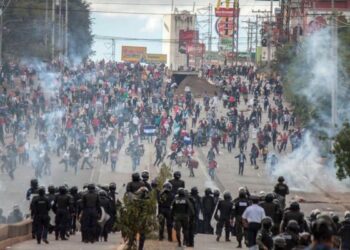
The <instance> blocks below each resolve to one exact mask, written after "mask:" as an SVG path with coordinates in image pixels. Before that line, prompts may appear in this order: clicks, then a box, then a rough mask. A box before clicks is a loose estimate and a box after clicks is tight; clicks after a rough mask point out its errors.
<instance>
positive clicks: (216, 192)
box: [214, 189, 220, 197]
mask: <svg viewBox="0 0 350 250" xmlns="http://www.w3.org/2000/svg"><path fill="white" fill-rule="evenodd" d="M214 197H220V191H219V190H218V189H215V190H214Z"/></svg>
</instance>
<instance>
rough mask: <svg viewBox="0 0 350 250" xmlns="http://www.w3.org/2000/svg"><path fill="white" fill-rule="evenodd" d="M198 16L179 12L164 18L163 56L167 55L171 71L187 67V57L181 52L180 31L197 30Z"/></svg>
mask: <svg viewBox="0 0 350 250" xmlns="http://www.w3.org/2000/svg"><path fill="white" fill-rule="evenodd" d="M195 28H196V15H195V14H191V13H190V12H188V11H182V12H178V11H177V10H175V12H174V13H173V14H170V15H165V16H164V17H163V48H162V50H163V54H166V55H167V65H168V67H169V69H171V70H178V69H179V67H186V65H187V63H188V58H187V55H186V54H185V53H184V54H182V53H180V52H179V35H180V30H186V31H187V30H193V31H194V30H195Z"/></svg>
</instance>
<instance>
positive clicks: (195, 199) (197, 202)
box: [190, 187, 202, 233]
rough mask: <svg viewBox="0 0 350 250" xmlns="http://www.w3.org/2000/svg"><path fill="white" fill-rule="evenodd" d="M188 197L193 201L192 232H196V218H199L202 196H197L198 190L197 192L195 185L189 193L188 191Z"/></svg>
mask: <svg viewBox="0 0 350 250" xmlns="http://www.w3.org/2000/svg"><path fill="white" fill-rule="evenodd" d="M190 197H191V198H192V199H193V202H194V206H193V209H194V213H195V214H194V217H193V219H194V221H193V222H194V223H193V224H194V227H193V230H194V233H197V232H198V219H199V213H200V212H201V211H202V198H201V197H200V196H199V192H198V188H197V187H192V188H191V193H190Z"/></svg>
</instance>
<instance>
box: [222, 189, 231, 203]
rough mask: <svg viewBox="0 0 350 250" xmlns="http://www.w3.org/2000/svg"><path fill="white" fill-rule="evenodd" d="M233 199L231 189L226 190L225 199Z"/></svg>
mask: <svg viewBox="0 0 350 250" xmlns="http://www.w3.org/2000/svg"><path fill="white" fill-rule="evenodd" d="M231 199H232V196H231V193H230V192H229V191H225V192H224V200H226V201H227V200H231Z"/></svg>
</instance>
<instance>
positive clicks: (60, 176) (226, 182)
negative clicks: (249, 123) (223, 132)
mask: <svg viewBox="0 0 350 250" xmlns="http://www.w3.org/2000/svg"><path fill="white" fill-rule="evenodd" d="M246 109H247V107H246V106H245V105H244V104H240V105H239V107H238V110H246ZM225 113H226V111H224V110H223V108H222V106H221V104H220V107H219V114H218V117H220V116H221V115H225ZM266 120H267V114H264V115H263V124H265V122H266ZM253 142H255V140H252V139H250V140H249V145H248V150H250V146H251V143H253ZM169 143H170V142H169ZM145 146H146V147H145V148H146V153H145V156H144V157H143V158H142V163H141V167H140V169H141V170H143V169H147V170H149V171H150V173H151V176H153V177H154V176H156V174H157V172H158V168H157V167H153V166H152V162H153V161H154V156H155V154H154V147H153V144H151V143H150V144H149V143H148V142H145ZM123 150H124V149H122V152H124V151H123ZM208 150H209V147H208V146H207V147H202V148H199V149H196V154H195V158H197V159H198V160H199V162H200V166H199V168H198V169H197V170H196V171H195V175H196V177H195V178H189V177H188V176H189V172H188V170H187V169H186V168H185V167H183V168H182V169H180V168H178V167H175V168H174V170H181V171H182V175H183V179H184V180H185V181H186V185H187V188H191V187H193V186H197V187H198V189H199V191H200V192H201V193H203V192H204V189H205V188H206V187H212V188H219V189H220V190H221V191H224V190H229V191H231V192H232V194H233V196H236V195H237V191H238V188H239V187H241V186H248V187H249V189H250V192H251V193H259V192H260V191H262V190H263V191H265V192H270V191H272V187H273V185H274V183H275V179H274V178H273V177H271V176H269V175H268V174H267V172H266V169H265V167H264V165H263V163H262V160H261V159H259V160H258V165H259V166H260V168H259V169H258V170H256V169H254V168H253V167H252V166H250V165H249V164H247V165H246V167H245V172H244V176H238V166H237V165H238V164H237V159H234V156H235V155H237V154H238V150H237V149H235V150H234V151H233V153H231V154H230V153H228V151H227V149H223V148H221V149H220V151H221V153H220V156H219V157H218V164H219V168H218V169H217V179H216V180H215V181H214V182H213V181H211V180H210V178H209V176H208V173H207V169H206V166H207V162H206V155H207V152H208ZM270 150H271V149H270ZM290 150H291V149H290V144H288V149H287V153H288V152H290ZM246 155H247V157H248V155H249V153H246ZM57 161H58V159H54V161H53V163H54V164H53V170H52V171H53V174H52V176H49V177H45V178H44V179H43V180H42V181H41V182H43V184H46V185H48V184H55V185H59V184H62V183H67V184H69V185H71V184H75V185H78V186H80V187H81V186H82V185H83V184H84V183H87V182H90V181H92V180H93V181H95V182H98V183H101V184H103V183H109V182H111V181H114V182H116V183H117V185H118V187H121V186H122V184H125V183H127V182H128V181H129V179H130V173H131V172H132V170H131V160H130V157H128V156H126V155H124V154H121V155H120V156H119V161H118V164H117V171H116V172H115V173H112V172H111V171H110V168H109V165H103V164H101V163H99V162H94V169H93V170H83V171H80V172H79V173H78V175H77V176H75V175H74V173H73V172H72V171H71V172H68V173H65V172H63V166H60V165H58V164H57ZM33 174H34V172H33V170H32V169H30V167H29V166H20V169H18V170H17V171H16V181H15V182H12V181H9V180H8V177H7V176H5V175H0V200H1V201H3V200H5V201H8V203H6V204H4V205H2V206H3V207H5V208H6V209H9V208H10V207H11V206H12V204H13V203H17V204H21V205H22V207H23V208H24V206H26V204H27V203H26V202H24V191H23V190H26V189H27V187H28V184H29V180H30V179H31V178H32V176H33ZM299 197H303V198H304V199H306V200H307V201H308V202H309V203H302V209H303V211H305V212H306V214H307V213H308V212H310V211H311V210H312V209H314V208H316V207H317V208H319V209H323V210H328V211H334V212H336V213H338V214H342V213H343V212H344V210H345V209H346V208H347V205H348V204H346V202H348V201H349V200H350V195H349V193H346V194H334V193H327V192H325V191H324V190H320V192H317V193H315V192H313V193H303V192H300V191H293V192H292V193H291V195H290V196H289V200H292V199H297V200H298V199H299ZM111 239H112V242H109V243H108V244H101V247H103V248H101V249H113V247H115V245H116V244H117V245H118V243H120V240H119V241H118V239H119V238H118V237H114V236H112V237H111ZM79 242H80V240H79V238H77V237H74V240H71V241H69V242H64V243H61V242H60V243H59V244H57V243H56V242H52V244H51V245H50V248H45V249H55V250H56V249H65V248H67V247H66V246H69V249H72V250H73V249H95V248H90V246H89V245H85V244H80V243H79ZM196 244H197V245H196V247H195V249H232V248H233V247H235V246H236V242H235V241H234V240H233V242H232V243H224V242H222V243H219V244H217V243H216V242H215V237H214V236H208V235H207V236H203V235H202V236H198V237H197V238H196ZM87 246H89V248H86V247H87ZM96 246H97V245H93V246H92V245H91V247H96ZM99 246H100V244H99ZM12 249H18V250H22V249H26V250H28V249H29V250H31V249H39V248H36V244H35V242H29V243H22V244H19V245H18V246H15V247H14V248H12ZM146 249H148V248H147V246H146ZM151 249H172V248H171V247H169V245H167V244H166V243H162V244H161V243H159V246H157V247H155V246H154V245H152V248H151ZM174 249H176V247H175V245H174Z"/></svg>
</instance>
